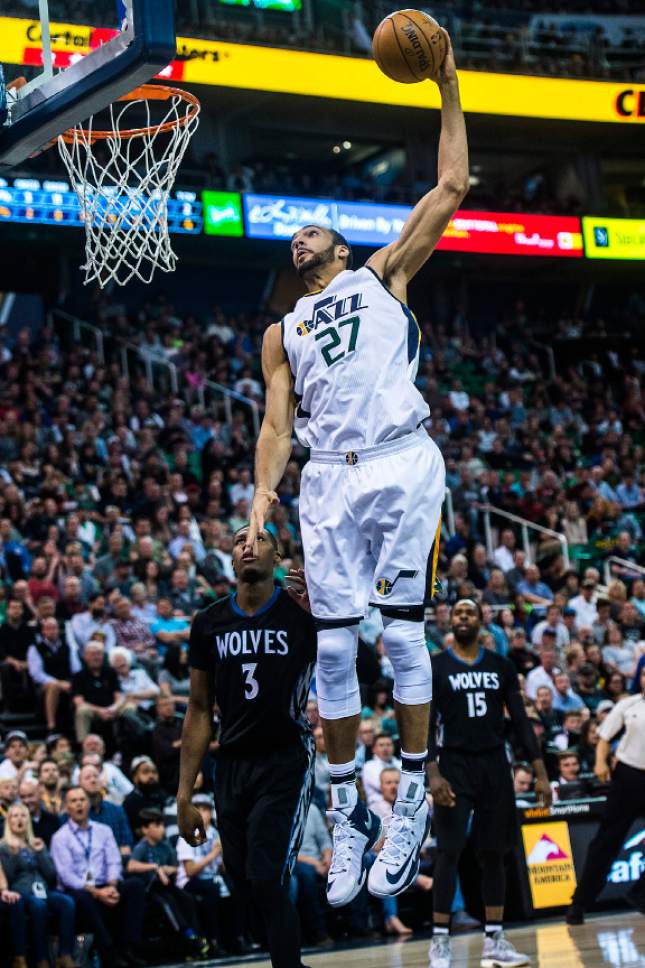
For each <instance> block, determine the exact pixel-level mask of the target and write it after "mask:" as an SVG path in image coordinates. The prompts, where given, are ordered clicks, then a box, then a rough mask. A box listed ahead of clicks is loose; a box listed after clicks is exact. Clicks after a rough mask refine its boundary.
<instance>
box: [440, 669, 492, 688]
mask: <svg viewBox="0 0 645 968" xmlns="http://www.w3.org/2000/svg"><path fill="white" fill-rule="evenodd" d="M448 679H449V680H450V685H451V686H452V688H453V690H454V691H455V692H458V691H459V690H460V689H499V685H500V683H499V675H498V674H497V673H496V672H474V671H471V672H457V673H452V674H451V675H449V676H448Z"/></svg>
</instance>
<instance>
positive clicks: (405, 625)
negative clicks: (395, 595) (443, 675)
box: [383, 615, 432, 706]
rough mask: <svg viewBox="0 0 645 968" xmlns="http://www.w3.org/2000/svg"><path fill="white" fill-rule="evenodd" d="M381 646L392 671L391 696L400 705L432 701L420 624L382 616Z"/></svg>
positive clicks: (425, 648)
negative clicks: (392, 688) (392, 687)
mask: <svg viewBox="0 0 645 968" xmlns="http://www.w3.org/2000/svg"><path fill="white" fill-rule="evenodd" d="M383 628H384V631H383V645H384V646H385V651H386V653H387V655H388V658H389V660H390V662H391V663H392V667H393V669H394V690H393V693H392V694H393V696H394V698H395V699H396V701H397V702H400V703H402V704H403V705H404V706H419V705H421V704H422V703H425V702H430V700H431V699H432V664H431V662H430V654H429V653H428V647H427V646H426V637H425V634H424V626H423V622H411V621H410V620H409V619H402V618H388V617H387V616H386V615H384V616H383Z"/></svg>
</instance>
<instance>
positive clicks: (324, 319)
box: [296, 292, 368, 336]
mask: <svg viewBox="0 0 645 968" xmlns="http://www.w3.org/2000/svg"><path fill="white" fill-rule="evenodd" d="M367 308H368V307H367V306H366V305H364V303H363V293H362V292H356V293H354V294H353V295H352V296H345V297H343V298H341V299H336V297H335V296H325V298H324V299H319V300H318V302H317V303H315V304H314V308H313V313H312V317H311V319H306V320H303V321H302V322H301V323H298V325H297V326H296V332H297V334H298V336H306V335H307V334H308V333H311V332H312V331H313V330H315V329H318V327H319V326H321V325H322V326H328V325H329V324H330V323H334V322H337V321H338V320H339V319H343V318H344V317H345V316H349V315H350V314H351V313H355V312H357V311H358V310H359V309H367Z"/></svg>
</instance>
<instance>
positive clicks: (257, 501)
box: [244, 488, 278, 554]
mask: <svg viewBox="0 0 645 968" xmlns="http://www.w3.org/2000/svg"><path fill="white" fill-rule="evenodd" d="M277 503H278V495H277V494H276V492H275V491H267V490H265V489H264V488H260V489H257V488H256V491H255V494H254V495H253V506H252V508H251V519H250V521H249V529H248V531H247V532H246V541H245V543H244V554H256V552H257V548H256V547H255V542H256V540H257V536H258V535H259V533H260V531H262V530H263V528H264V524H265V522H266V519H267V513H268V510H269V508H270V507H271V505H272V504H277Z"/></svg>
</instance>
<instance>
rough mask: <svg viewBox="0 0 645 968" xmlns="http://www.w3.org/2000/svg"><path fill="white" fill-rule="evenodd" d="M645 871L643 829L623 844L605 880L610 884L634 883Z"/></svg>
mask: <svg viewBox="0 0 645 968" xmlns="http://www.w3.org/2000/svg"><path fill="white" fill-rule="evenodd" d="M644 870H645V828H644V829H642V830H639V831H638V833H636V834H634V835H633V836H632V837H630V838H629V839H628V840H626V841H625V843H624V844H623V849H622V851H621V857H620V858H619V859H618V860H616V861H614V863H613V864H612V867H611V870H610V872H609V876H608V878H607V880H608V881H609V882H610V883H612V884H629V883H632V882H636V881H637V880H638V879H639V878H640V876H641V874H642V872H643V871H644Z"/></svg>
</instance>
